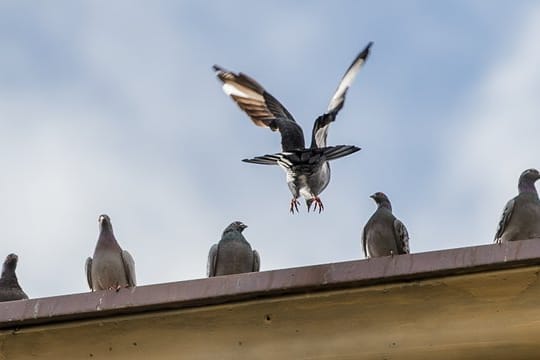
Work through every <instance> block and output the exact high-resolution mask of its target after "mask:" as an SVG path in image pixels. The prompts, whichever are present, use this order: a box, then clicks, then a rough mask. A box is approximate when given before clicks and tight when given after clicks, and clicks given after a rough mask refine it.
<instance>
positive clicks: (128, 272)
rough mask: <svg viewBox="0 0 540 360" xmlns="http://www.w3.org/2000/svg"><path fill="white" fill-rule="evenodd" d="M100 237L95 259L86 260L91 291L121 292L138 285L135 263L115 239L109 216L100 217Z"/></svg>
mask: <svg viewBox="0 0 540 360" xmlns="http://www.w3.org/2000/svg"><path fill="white" fill-rule="evenodd" d="M98 221H99V237H98V241H97V244H96V249H95V250H94V257H93V258H88V259H86V278H87V280H88V286H89V287H90V289H91V290H93V291H96V290H112V289H115V290H119V289H120V288H122V287H132V286H135V285H136V280H135V261H133V258H132V257H131V255H130V254H129V252H127V250H122V248H121V247H120V245H118V242H117V241H116V238H115V237H114V233H113V228H112V224H111V219H110V218H109V216H108V215H101V216H100V217H99V220H98Z"/></svg>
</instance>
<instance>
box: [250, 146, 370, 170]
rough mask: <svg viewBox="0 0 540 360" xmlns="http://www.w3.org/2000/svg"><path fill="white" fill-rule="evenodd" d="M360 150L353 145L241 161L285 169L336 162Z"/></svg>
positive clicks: (284, 153)
mask: <svg viewBox="0 0 540 360" xmlns="http://www.w3.org/2000/svg"><path fill="white" fill-rule="evenodd" d="M360 150H361V149H360V148H359V147H357V146H354V145H336V146H327V147H325V148H321V149H302V150H296V151H284V152H281V153H276V154H268V155H262V156H256V157H254V158H252V159H244V160H242V161H243V162H247V163H250V164H258V165H280V166H282V167H285V168H292V167H293V166H295V165H313V164H317V163H320V162H322V161H330V160H336V159H339V158H342V157H344V156H347V155H350V154H353V153H355V152H357V151H360Z"/></svg>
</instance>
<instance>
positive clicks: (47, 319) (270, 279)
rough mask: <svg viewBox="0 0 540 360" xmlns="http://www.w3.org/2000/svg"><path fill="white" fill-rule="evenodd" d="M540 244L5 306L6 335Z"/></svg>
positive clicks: (365, 277)
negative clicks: (9, 331) (18, 330)
mask: <svg viewBox="0 0 540 360" xmlns="http://www.w3.org/2000/svg"><path fill="white" fill-rule="evenodd" d="M538 240H539V239H534V240H525V241H516V242H512V243H508V244H501V245H483V246H473V247H466V248H458V249H450V250H441V251H431V252H425V253H418V254H410V255H399V256H393V257H384V258H374V259H367V260H357V261H347V262H340V263H332V264H323V265H314V266H305V267H298V268H291V269H280V270H272V271H263V272H259V273H248V274H239V275H229V276H222V277H215V278H209V279H197V280H187V281H179V282H172V283H164V284H155V285H146V286H139V287H136V288H132V289H122V290H120V291H118V292H115V291H98V292H93V293H80V294H71V295H62V296H54V297H46V298H38V299H30V300H21V301H12V302H4V303H0V329H16V328H20V327H26V326H32V325H37V324H50V323H57V322H63V321H73V320H88V319H96V318H103V317H110V316H116V315H126V314H139V313H144V312H150V311H163V310H172V309H182V308H193V307H201V306H207V305H215V304H224V303H230V302H238V301H244V300H253V299H257V298H271V297H278V296H282V295H292V294H303V293H310V292H319V291H329V290H338V289H348V288H357V287H363V286H369V285H379V284H392V283H399V282H410V281H418V280H424V279H433V278H438V277H444V276H454V275H461V274H472V273H478V272H483V271H498V270H506V269H510V268H519V267H528V266H535V265H539V264H540V241H538ZM81 281H83V280H82V279H81Z"/></svg>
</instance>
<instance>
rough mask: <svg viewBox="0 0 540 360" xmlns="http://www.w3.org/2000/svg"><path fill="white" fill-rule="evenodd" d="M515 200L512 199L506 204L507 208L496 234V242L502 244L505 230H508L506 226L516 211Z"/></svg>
mask: <svg viewBox="0 0 540 360" xmlns="http://www.w3.org/2000/svg"><path fill="white" fill-rule="evenodd" d="M515 202H516V201H515V199H511V200H510V201H508V202H507V203H506V206H505V207H504V210H503V213H502V216H501V219H500V220H499V224H498V225H497V232H496V233H495V238H494V240H493V241H494V242H496V243H500V242H501V237H502V235H503V234H504V230H505V229H506V226H507V225H508V223H509V222H510V218H511V217H512V212H513V210H514V204H515Z"/></svg>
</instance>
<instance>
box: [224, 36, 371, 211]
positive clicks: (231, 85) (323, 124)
mask: <svg viewBox="0 0 540 360" xmlns="http://www.w3.org/2000/svg"><path fill="white" fill-rule="evenodd" d="M372 44H373V43H372V42H370V43H369V44H368V45H367V46H366V47H365V49H364V50H362V52H360V54H358V56H356V58H355V59H354V61H353V62H352V64H351V66H349V68H348V69H347V71H346V72H345V75H344V76H343V78H342V79H341V82H340V83H339V85H338V87H337V90H336V91H335V93H334V95H333V96H332V99H331V100H330V104H329V105H328V109H327V111H326V113H324V114H323V115H321V116H319V117H318V118H317V119H316V120H315V123H314V125H313V131H312V134H311V145H310V147H309V148H306V146H305V140H304V133H303V131H302V128H301V127H300V125H298V123H297V122H296V121H295V120H294V118H293V116H292V115H291V114H290V113H289V111H288V110H287V109H286V108H285V107H284V106H283V105H282V104H281V103H280V102H279V101H278V100H277V99H276V98H275V97H273V96H272V95H271V94H270V93H268V92H267V91H266V90H265V89H264V88H263V87H262V86H261V85H260V84H259V83H257V82H256V81H255V80H254V79H252V78H250V77H249V76H247V75H246V74H243V73H238V74H235V73H233V72H230V71H228V70H225V69H224V68H222V67H220V66H218V65H214V70H215V72H216V76H217V77H218V78H219V79H220V80H221V81H222V82H223V91H224V92H225V93H226V94H227V95H229V96H230V97H231V98H232V99H233V100H234V101H235V102H236V103H237V104H238V106H239V107H240V108H241V109H242V110H243V111H244V112H246V113H247V115H248V116H249V117H250V118H251V120H252V121H253V123H255V125H257V126H261V127H267V128H270V130H272V131H276V130H278V131H279V132H280V134H281V148H282V152H280V153H277V154H272V155H263V156H257V157H255V158H253V159H244V160H243V161H245V162H247V163H252V164H261V165H279V166H280V167H281V168H283V170H285V173H286V174H287V185H288V186H289V189H290V191H291V193H292V195H293V198H292V200H291V202H290V208H289V210H290V211H291V213H294V212H295V210H296V211H297V212H298V205H299V201H298V198H299V197H300V196H303V197H304V199H305V200H306V205H307V208H308V211H309V210H310V208H311V205H312V204H313V203H314V210H317V207H318V208H319V213H320V212H321V211H322V210H323V209H324V206H323V203H322V201H321V199H320V198H319V194H320V193H321V192H322V191H323V190H324V189H325V188H326V186H327V185H328V183H329V182H330V166H329V164H328V161H330V160H335V159H339V158H341V157H344V156H347V155H350V154H352V153H355V152H357V151H359V150H360V148H359V147H357V146H354V145H337V146H327V145H326V137H327V134H328V128H329V126H330V123H332V122H333V121H334V120H335V119H336V115H337V114H338V112H339V111H340V110H341V108H342V107H343V104H344V102H345V96H346V94H347V90H348V89H349V87H350V86H351V84H352V82H353V80H354V78H355V77H356V74H357V73H358V71H359V70H360V68H361V67H362V65H363V64H364V62H365V61H366V59H367V57H368V55H369V49H370V47H371V45H372Z"/></svg>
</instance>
